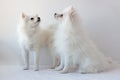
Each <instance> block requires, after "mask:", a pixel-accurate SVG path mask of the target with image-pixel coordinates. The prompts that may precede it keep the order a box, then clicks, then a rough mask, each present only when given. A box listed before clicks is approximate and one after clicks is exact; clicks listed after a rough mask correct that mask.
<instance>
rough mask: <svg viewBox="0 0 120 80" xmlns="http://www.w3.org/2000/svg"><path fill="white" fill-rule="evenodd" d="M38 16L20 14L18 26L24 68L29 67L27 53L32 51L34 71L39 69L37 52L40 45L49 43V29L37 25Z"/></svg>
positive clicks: (38, 52) (38, 21)
mask: <svg viewBox="0 0 120 80" xmlns="http://www.w3.org/2000/svg"><path fill="white" fill-rule="evenodd" d="M39 23H40V17H38V16H37V15H33V16H28V15H26V14H24V13H23V14H22V16H21V21H20V24H19V26H18V34H19V43H20V46H21V49H22V51H23V54H24V55H23V57H24V62H25V63H24V64H25V67H24V70H28V69H29V53H30V52H33V53H34V55H35V58H34V59H35V60H34V64H35V71H38V70H39V54H40V49H41V47H43V46H45V45H46V44H48V43H49V40H50V38H49V37H50V36H51V34H52V33H51V31H50V30H49V29H45V28H42V27H41V26H39Z"/></svg>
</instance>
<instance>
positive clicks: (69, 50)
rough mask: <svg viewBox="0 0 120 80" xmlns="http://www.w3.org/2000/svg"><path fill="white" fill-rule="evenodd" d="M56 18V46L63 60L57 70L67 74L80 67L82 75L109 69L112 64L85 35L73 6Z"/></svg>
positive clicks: (56, 15)
mask: <svg viewBox="0 0 120 80" xmlns="http://www.w3.org/2000/svg"><path fill="white" fill-rule="evenodd" d="M54 17H55V19H56V20H58V22H59V26H58V28H57V31H56V33H55V36H54V46H55V48H56V51H57V53H58V55H59V56H60V60H61V61H60V65H59V66H58V67H57V68H56V70H61V73H67V72H69V70H71V68H77V67H78V68H79V70H80V72H81V73H96V72H101V71H104V70H106V69H109V67H110V65H111V62H110V61H109V60H108V58H106V57H105V56H104V55H103V54H102V53H101V52H100V51H99V50H98V49H97V48H96V46H95V45H94V44H93V42H92V41H91V40H90V39H89V38H88V36H87V35H86V34H85V33H84V31H83V30H82V27H81V26H80V20H79V16H78V15H77V13H76V11H75V9H74V8H73V7H72V6H70V7H67V8H66V9H65V10H63V11H62V12H61V13H55V14H54Z"/></svg>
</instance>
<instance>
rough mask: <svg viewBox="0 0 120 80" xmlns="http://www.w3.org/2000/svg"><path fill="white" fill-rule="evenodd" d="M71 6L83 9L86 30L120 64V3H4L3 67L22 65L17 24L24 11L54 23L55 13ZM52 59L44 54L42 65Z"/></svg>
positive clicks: (0, 31)
mask: <svg viewBox="0 0 120 80" xmlns="http://www.w3.org/2000/svg"><path fill="white" fill-rule="evenodd" d="M69 5H74V7H75V8H77V9H78V10H79V13H80V16H81V19H82V23H83V27H84V28H85V29H86V31H87V32H88V33H89V34H90V37H91V38H92V40H93V41H94V42H95V43H96V45H97V46H98V48H99V49H100V50H101V51H102V52H103V53H104V54H105V55H107V56H112V58H113V59H114V60H116V61H118V62H119V63H120V58H119V57H120V0H0V65H6V64H8V65H19V64H21V62H22V59H21V54H20V48H19V45H18V43H17V32H16V29H17V23H18V22H19V17H20V14H21V13H22V12H26V13H27V14H34V13H38V14H39V15H40V17H41V19H42V23H41V24H46V22H47V24H48V23H51V22H54V21H55V20H54V18H53V14H54V12H59V11H61V10H62V9H64V8H65V7H67V6H69ZM50 62H51V61H50V57H49V55H48V54H47V53H44V52H43V53H41V59H40V63H41V64H49V63H50Z"/></svg>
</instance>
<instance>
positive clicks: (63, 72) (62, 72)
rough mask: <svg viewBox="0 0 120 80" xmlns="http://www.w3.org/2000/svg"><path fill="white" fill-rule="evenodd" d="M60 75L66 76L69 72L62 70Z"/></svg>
mask: <svg viewBox="0 0 120 80" xmlns="http://www.w3.org/2000/svg"><path fill="white" fill-rule="evenodd" d="M60 73H61V74H66V73H68V71H67V70H62V71H60Z"/></svg>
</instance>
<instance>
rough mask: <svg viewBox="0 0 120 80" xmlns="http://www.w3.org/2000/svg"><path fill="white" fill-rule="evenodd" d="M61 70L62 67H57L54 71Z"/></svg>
mask: <svg viewBox="0 0 120 80" xmlns="http://www.w3.org/2000/svg"><path fill="white" fill-rule="evenodd" d="M62 69H63V67H62V66H58V67H56V68H55V70H56V71H61V70H62Z"/></svg>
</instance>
